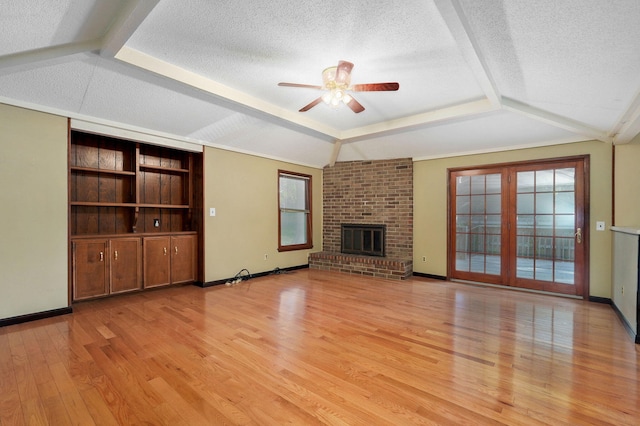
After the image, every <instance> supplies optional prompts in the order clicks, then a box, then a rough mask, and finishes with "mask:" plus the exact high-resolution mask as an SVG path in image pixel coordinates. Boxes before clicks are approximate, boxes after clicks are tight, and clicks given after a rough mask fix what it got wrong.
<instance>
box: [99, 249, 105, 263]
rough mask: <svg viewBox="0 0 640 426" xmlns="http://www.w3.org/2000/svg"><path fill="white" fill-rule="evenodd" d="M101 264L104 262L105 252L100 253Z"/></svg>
mask: <svg viewBox="0 0 640 426" xmlns="http://www.w3.org/2000/svg"><path fill="white" fill-rule="evenodd" d="M100 262H104V252H103V251H101V252H100Z"/></svg>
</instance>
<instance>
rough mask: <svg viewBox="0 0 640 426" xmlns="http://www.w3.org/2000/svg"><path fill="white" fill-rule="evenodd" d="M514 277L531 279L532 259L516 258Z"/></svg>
mask: <svg viewBox="0 0 640 426" xmlns="http://www.w3.org/2000/svg"><path fill="white" fill-rule="evenodd" d="M516 276H517V277H518V278H533V259H525V258H521V257H519V258H517V260H516Z"/></svg>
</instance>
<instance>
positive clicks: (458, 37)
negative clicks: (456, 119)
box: [435, 0, 500, 106]
mask: <svg viewBox="0 0 640 426" xmlns="http://www.w3.org/2000/svg"><path fill="white" fill-rule="evenodd" d="M435 5H436V7H437V8H438V11H440V15H441V16H442V18H443V19H444V22H445V23H446V24H447V27H449V31H451V35H452V36H453V38H454V40H455V41H456V45H457V46H458V48H459V49H460V52H461V53H462V56H463V57H464V59H465V61H466V62H467V65H469V67H470V68H471V72H473V74H474V75H475V77H476V80H477V81H478V84H479V85H480V87H481V88H482V91H483V92H484V94H485V96H486V97H487V99H488V100H489V102H491V104H492V105H494V106H498V105H500V92H499V91H498V88H497V86H496V84H495V81H494V80H493V77H492V76H491V72H490V71H489V66H488V65H487V62H486V60H485V59H484V55H483V54H482V52H481V50H480V46H479V45H478V42H477V40H476V38H475V36H474V35H473V32H472V31H471V27H470V26H469V23H468V22H467V18H466V17H465V15H464V11H463V10H462V7H461V6H460V3H459V2H458V0H435Z"/></svg>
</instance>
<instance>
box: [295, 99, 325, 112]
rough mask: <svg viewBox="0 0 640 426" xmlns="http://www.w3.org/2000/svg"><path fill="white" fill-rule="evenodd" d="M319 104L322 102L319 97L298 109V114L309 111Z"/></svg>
mask: <svg viewBox="0 0 640 426" xmlns="http://www.w3.org/2000/svg"><path fill="white" fill-rule="evenodd" d="M320 102H322V98H321V97H320V98H318V99H316V100H314V101H312V102H310V103H309V104H307V105H305V106H303V107H302V108H300V110H299V112H305V111H309V110H310V109H311V108H313V107H314V106H316V105H318V104H319V103H320Z"/></svg>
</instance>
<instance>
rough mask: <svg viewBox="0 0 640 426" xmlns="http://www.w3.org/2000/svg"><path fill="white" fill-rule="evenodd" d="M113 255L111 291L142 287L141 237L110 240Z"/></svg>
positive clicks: (131, 289) (116, 291)
mask: <svg viewBox="0 0 640 426" xmlns="http://www.w3.org/2000/svg"><path fill="white" fill-rule="evenodd" d="M109 247H110V255H111V259H110V260H111V287H110V290H111V293H123V292H126V291H133V290H139V289H140V288H141V287H142V243H141V240H140V238H138V237H133V238H118V239H113V240H111V241H109Z"/></svg>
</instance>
